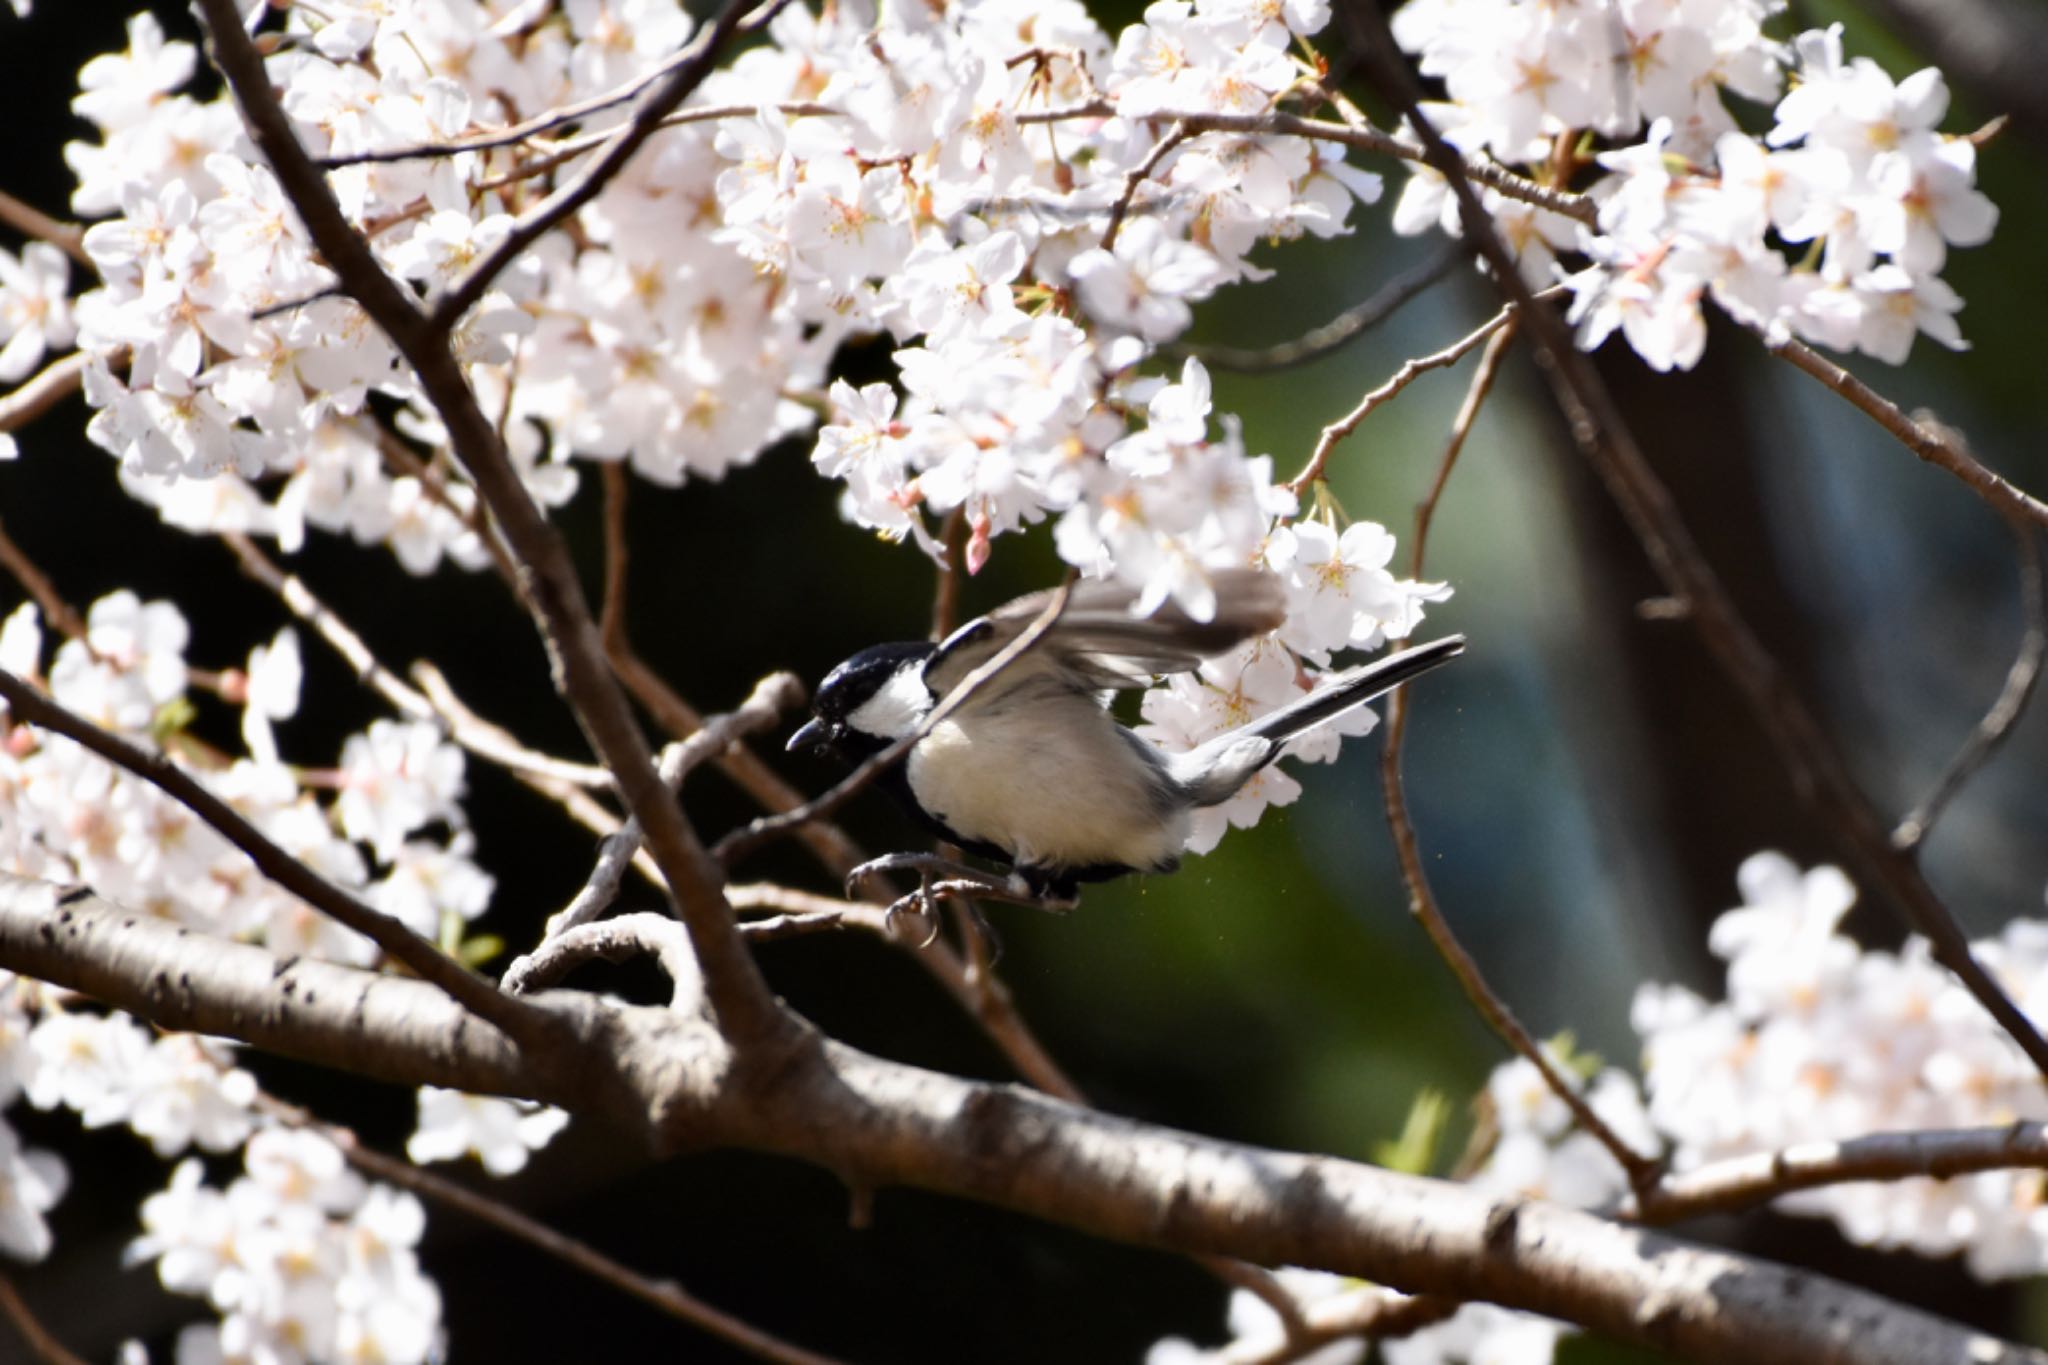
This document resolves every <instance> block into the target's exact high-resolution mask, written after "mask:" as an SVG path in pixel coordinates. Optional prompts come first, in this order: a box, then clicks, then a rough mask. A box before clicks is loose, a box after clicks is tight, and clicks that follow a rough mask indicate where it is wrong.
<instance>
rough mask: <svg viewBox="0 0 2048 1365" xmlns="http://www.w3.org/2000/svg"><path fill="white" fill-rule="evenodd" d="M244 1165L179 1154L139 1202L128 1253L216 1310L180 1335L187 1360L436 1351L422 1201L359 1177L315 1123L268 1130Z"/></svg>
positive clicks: (391, 1356)
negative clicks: (224, 1183) (233, 1174)
mask: <svg viewBox="0 0 2048 1365" xmlns="http://www.w3.org/2000/svg"><path fill="white" fill-rule="evenodd" d="M243 1165H244V1168H245V1171H246V1174H244V1175H242V1176H240V1177H238V1178H237V1179H236V1180H235V1181H234V1182H233V1183H231V1184H230V1185H228V1187H227V1188H226V1189H224V1190H223V1189H215V1188H214V1187H212V1186H210V1185H208V1184H206V1183H205V1179H206V1173H205V1171H204V1169H203V1168H202V1167H201V1164H200V1163H199V1162H198V1161H197V1160H194V1159H188V1160H186V1161H183V1162H180V1163H179V1165H178V1167H177V1169H176V1170H175V1171H173V1172H172V1174H171V1180H170V1184H169V1186H168V1187H166V1188H165V1189H164V1190H163V1191H162V1192H160V1193H158V1194H154V1195H151V1196H150V1197H149V1198H148V1199H146V1200H144V1201H143V1204H142V1227H143V1234H142V1236H140V1237H138V1238H136V1239H135V1241H134V1243H133V1244H132V1245H131V1246H130V1247H129V1251H128V1256H129V1259H130V1260H131V1261H144V1260H154V1261H155V1262H156V1268H157V1276H158V1278H159V1279H161V1280H162V1281H163V1284H164V1287H165V1288H166V1289H170V1290H172V1291H174V1292H176V1293H180V1294H191V1295H195V1296H198V1297H203V1298H205V1299H206V1300H207V1301H208V1302H210V1303H211V1304H212V1305H213V1306H214V1307H215V1308H216V1309H218V1310H219V1311H220V1314H221V1317H220V1320H219V1321H218V1322H217V1323H214V1322H205V1323H195V1324H193V1325H191V1326H188V1327H186V1328H185V1329H184V1330H183V1331H182V1332H181V1333H180V1334H179V1338H178V1345H177V1359H178V1361H179V1365H201V1363H202V1362H228V1361H274V1362H278V1365H285V1362H303V1361H330V1360H333V1361H343V1360H345V1361H366V1362H367V1361H382V1362H388V1365H401V1363H403V1365H416V1363H421V1362H425V1361H428V1360H430V1359H435V1358H437V1352H438V1348H439V1346H440V1336H441V1331H440V1321H441V1295H440V1291H439V1290H437V1289H436V1288H435V1287H434V1282H433V1281H432V1280H430V1279H428V1278H427V1277H426V1275H424V1274H423V1273H421V1270H420V1265H419V1257H418V1255H417V1253H416V1252H415V1250H414V1248H415V1247H416V1246H417V1245H418V1243H419V1240H420V1234H421V1233H422V1232H424V1231H425V1228H426V1212H425V1210H424V1209H422V1208H421V1207H420V1202H419V1200H417V1199H415V1198H414V1197H413V1196H412V1195H410V1194H408V1193H406V1192H404V1191H402V1190H396V1189H392V1188H391V1187H389V1186H386V1185H374V1184H369V1183H367V1182H365V1181H364V1180H362V1179H361V1178H360V1177H359V1176H357V1175H356V1174H355V1172H353V1171H351V1170H350V1169H349V1168H348V1166H347V1165H346V1164H345V1161H344V1159H343V1157H342V1154H341V1149H340V1148H338V1147H336V1146H335V1145H334V1143H333V1142H331V1141H329V1140H328V1139H327V1138H326V1137H324V1136H322V1135H320V1134H319V1133H315V1132H310V1131H291V1130H286V1129H280V1128H270V1129H265V1130H264V1131H262V1132H260V1133H258V1134H256V1135H255V1136H254V1137H252V1138H251V1139H249V1142H248V1145H247V1147H246V1148H245V1149H244V1151H243Z"/></svg>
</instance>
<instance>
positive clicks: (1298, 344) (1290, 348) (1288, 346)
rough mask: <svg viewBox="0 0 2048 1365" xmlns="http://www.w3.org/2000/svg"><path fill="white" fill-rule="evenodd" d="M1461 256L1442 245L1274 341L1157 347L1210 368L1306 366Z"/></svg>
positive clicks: (1389, 312) (1243, 370)
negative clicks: (1323, 317)
mask: <svg viewBox="0 0 2048 1365" xmlns="http://www.w3.org/2000/svg"><path fill="white" fill-rule="evenodd" d="M1464 259H1465V253H1464V251H1462V250H1460V249H1459V247H1458V246H1457V245H1456V244H1455V243H1451V244H1447V245H1445V246H1444V247H1443V248H1442V249H1441V250H1439V251H1438V252H1437V253H1436V254H1435V255H1434V256H1431V257H1430V258H1429V259H1427V260H1425V261H1423V262H1421V263H1420V264H1419V265H1416V266H1413V267H1411V268H1410V269H1408V270H1406V271H1404V272H1403V273H1401V274H1399V275H1396V276H1394V278H1392V279H1390V280H1388V281H1387V282H1386V283H1385V284H1383V285H1381V286H1380V287H1379V288H1378V289H1375V290H1374V291H1373V292H1372V293H1371V294H1368V295H1367V296H1366V297H1365V298H1363V299H1361V300H1359V301H1358V302H1357V303H1354V304H1352V305H1351V306H1350V307H1349V308H1347V309H1345V310H1344V311H1343V312H1341V313H1339V314H1338V315H1337V316H1336V317H1334V318H1332V319H1330V320H1329V321H1328V322H1326V323H1324V324H1323V325H1322V326H1320V327H1316V328H1313V329H1311V330H1310V331H1307V332H1303V333H1302V334H1301V335H1300V336H1298V337H1295V338H1294V339H1293V340H1291V341H1283V342H1280V343H1279V344H1278V345H1274V346H1261V347H1249V346H1201V345H1193V344H1186V345H1169V346H1162V347H1161V348H1160V349H1161V351H1162V352H1163V353H1165V354H1167V355H1171V356H1177V357H1179V356H1185V357H1188V358H1190V359H1194V360H1199V361H1201V362H1202V363H1203V364H1204V365H1207V366H1208V367H1209V368H1210V369H1212V370H1231V371H1235V372H1236V373H1239V374H1271V373H1272V372H1274V371H1276V370H1286V369H1292V368H1293V367H1294V366H1296V365H1306V364H1308V363H1309V362H1310V361H1314V360H1320V359H1322V358H1323V357H1324V356H1326V355H1328V354H1330V353H1331V352H1332V351H1335V350H1337V349H1338V348H1339V347H1341V346H1344V345H1347V344H1348V343H1349V342H1350V341H1351V340H1352V339H1353V338H1354V337H1357V336H1359V335H1360V334H1362V333H1364V332H1366V331H1367V330H1369V329H1371V328H1373V327H1377V326H1378V325H1379V324H1380V323H1382V322H1384V321H1386V320H1387V319H1388V318H1389V317H1392V316H1393V315H1394V313H1395V312H1396V311H1397V310H1398V309H1399V308H1400V307H1401V306H1402V305H1403V304H1406V303H1407V302H1409V300H1411V299H1413V298H1415V297H1416V296H1417V295H1420V294H1422V293H1423V292H1425V291H1426V290H1428V289H1430V288H1432V287H1434V286H1435V285H1436V284H1437V283H1438V282H1439V281H1440V280H1442V279H1443V278H1444V277H1445V276H1447V275H1449V274H1450V273H1451V271H1452V270H1453V269H1455V268H1456V267H1457V264H1458V262H1460V261H1462V260H1464Z"/></svg>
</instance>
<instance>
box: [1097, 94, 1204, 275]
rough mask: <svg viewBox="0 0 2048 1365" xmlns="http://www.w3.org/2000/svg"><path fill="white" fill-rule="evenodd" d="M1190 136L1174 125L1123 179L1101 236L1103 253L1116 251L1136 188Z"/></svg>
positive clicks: (1178, 125)
mask: <svg viewBox="0 0 2048 1365" xmlns="http://www.w3.org/2000/svg"><path fill="white" fill-rule="evenodd" d="M1191 136H1192V134H1191V133H1189V131H1188V128H1187V125H1186V124H1184V123H1176V124H1174V125H1173V127H1171V128H1169V129H1167V130H1166V136H1165V137H1162V138H1160V139H1159V141H1158V142H1157V143H1155V144H1154V145H1153V148H1152V150H1151V151H1150V152H1149V153H1148V154H1147V155H1146V157H1145V159H1144V160H1143V161H1141V162H1139V163H1138V164H1137V165H1136V166H1135V167H1133V168H1132V169H1131V172H1130V174H1128V175H1126V176H1125V177H1124V192H1123V193H1122V194H1120V195H1118V196H1117V197H1116V203H1115V204H1114V205H1113V206H1111V208H1110V210H1109V226H1108V228H1106V229H1104V231H1103V234H1102V249H1103V250H1104V251H1114V250H1115V249H1116V235H1117V234H1118V233H1119V232H1121V231H1123V227H1124V217H1125V216H1126V215H1127V214H1129V213H1130V211H1131V201H1132V200H1133V199H1135V198H1137V197H1138V187H1139V186H1141V185H1143V184H1144V183H1145V182H1146V181H1147V180H1150V179H1151V178H1152V172H1154V171H1156V170H1158V169H1159V163H1160V162H1162V161H1164V160H1166V157H1167V154H1168V153H1170V152H1172V151H1173V149H1174V148H1176V147H1178V146H1180V144H1181V143H1183V142H1186V141H1187V140H1188V138H1189V137H1191Z"/></svg>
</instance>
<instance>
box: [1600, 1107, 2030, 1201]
mask: <svg viewBox="0 0 2048 1365" xmlns="http://www.w3.org/2000/svg"><path fill="white" fill-rule="evenodd" d="M2015 1169H2018V1170H2042V1169H2048V1124H2041V1123H2037V1122H2019V1123H2013V1124H2009V1125H2007V1126H2006V1127H2003V1128H1950V1129H1938V1130H1933V1131H1929V1132H1914V1133H1873V1134H1871V1135H1869V1136H1868V1137H1859V1138H1845V1139H1843V1140H1842V1141H1840V1142H1805V1143H1800V1144H1799V1145H1798V1146H1795V1147H1787V1148H1785V1149H1783V1150H1782V1151H1776V1152H1757V1153H1754V1154H1753V1155H1750V1156H1739V1157H1729V1158H1727V1159H1725V1160H1721V1161H1714V1162H1710V1163H1708V1164H1707V1165H1704V1166H1701V1167H1699V1168H1698V1169H1696V1170H1692V1171H1688V1172H1686V1173H1685V1174H1683V1175H1668V1176H1666V1177H1665V1178H1664V1181H1663V1183H1662V1184H1661V1185H1660V1186H1658V1187H1657V1188H1656V1189H1654V1190H1649V1191H1638V1192H1637V1196H1636V1197H1637V1204H1636V1206H1635V1207H1634V1208H1630V1209H1624V1210H1623V1214H1624V1216H1628V1217H1634V1218H1635V1219H1637V1220H1638V1221H1640V1222H1645V1223H1656V1224H1660V1225H1661V1224H1667V1223H1677V1222H1682V1221H1684V1220H1686V1219H1689V1218H1704V1217H1706V1216H1707V1215H1709V1214H1716V1213H1735V1212H1738V1211H1740V1210H1742V1209H1747V1208H1754V1207H1755V1206H1756V1205H1758V1204H1765V1203H1769V1202H1770V1201H1771V1200H1773V1199H1776V1198H1777V1197H1778V1196H1780V1195H1785V1194H1791V1193H1792V1192H1794V1191H1795V1190H1811V1189H1817V1188H1819V1187H1821V1186H1823V1185H1847V1184H1853V1183H1855V1182H1857V1181H1862V1180H1911V1179H1913V1178H1915V1177H1918V1176H1925V1177H1928V1178H1929V1179H1933V1180H1949V1179H1953V1178H1954V1177H1956V1176H1962V1175H1975V1174H1978V1173H1980V1172H1983V1171H2004V1170H2015Z"/></svg>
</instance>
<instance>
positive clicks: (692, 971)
mask: <svg viewBox="0 0 2048 1365" xmlns="http://www.w3.org/2000/svg"><path fill="white" fill-rule="evenodd" d="M636 957H652V958H654V959H655V960H656V961H658V962H659V963H660V964H661V969H662V971H663V972H665V973H666V974H667V975H668V979H669V981H670V982H671V983H673V986H674V989H673V990H672V991H671V993H670V997H669V1008H670V1009H678V1010H689V1009H695V1008H696V1007H697V1006H698V1005H699V1004H700V1003H702V1001H703V998H704V976H703V973H702V972H701V971H699V970H698V968H697V955H696V954H695V953H693V952H691V951H690V936H689V934H688V933H686V932H685V931H684V929H683V926H682V925H681V924H680V923H678V922H677V921H675V920H673V919H670V918H669V917H668V916H667V915H657V914H654V913H652V912H649V911H642V912H641V913H639V914H636V915H620V916H618V917H617V918H615V919H607V920H599V921H598V922H597V923H595V924H578V925H574V926H572V927H570V928H567V929H563V930H560V931H559V932H556V933H551V934H549V935H548V937H547V938H546V939H545V940H544V941H543V942H542V943H541V945H540V946H539V947H538V948H535V949H534V950H533V951H532V952H530V953H528V954H527V955H526V956H525V957H522V958H520V959H519V960H518V961H517V962H515V963H513V964H512V965H511V966H510V967H509V968H507V969H506V971H505V989H506V990H508V991H510V992H512V994H514V995H530V994H532V993H533V992H535V991H538V990H545V989H546V988H547V987H549V986H552V985H554V984H555V983H556V982H557V981H559V980H561V979H562V978H563V977H564V976H567V975H568V974H569V973H570V972H571V971H573V970H574V969H575V968H577V967H580V966H582V965H583V964H584V963H586V962H592V961H604V962H626V961H629V960H630V959H632V958H636Z"/></svg>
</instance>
